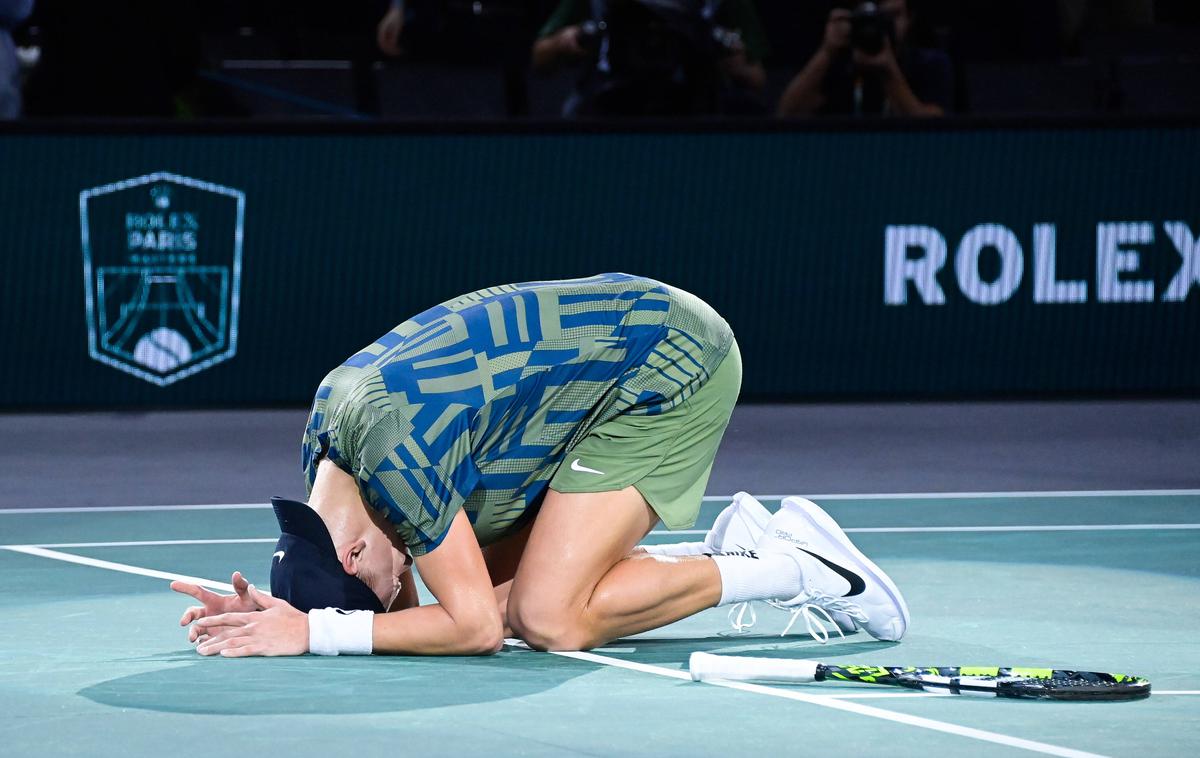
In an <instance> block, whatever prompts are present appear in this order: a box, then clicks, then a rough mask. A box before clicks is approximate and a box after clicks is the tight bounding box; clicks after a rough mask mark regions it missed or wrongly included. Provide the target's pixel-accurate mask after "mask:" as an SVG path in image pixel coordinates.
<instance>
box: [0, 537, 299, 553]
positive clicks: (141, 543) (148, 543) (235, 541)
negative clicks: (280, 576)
mask: <svg viewBox="0 0 1200 758" xmlns="http://www.w3.org/2000/svg"><path fill="white" fill-rule="evenodd" d="M278 541H279V538H278V537H237V538H232V537H231V538H228V539H211V540H208V539H200V540H125V541H122V542H33V543H29V544H22V545H0V548H7V549H10V550H11V549H13V548H20V547H60V548H61V547H153V546H156V545H240V544H247V543H262V542H272V543H274V542H278Z"/></svg>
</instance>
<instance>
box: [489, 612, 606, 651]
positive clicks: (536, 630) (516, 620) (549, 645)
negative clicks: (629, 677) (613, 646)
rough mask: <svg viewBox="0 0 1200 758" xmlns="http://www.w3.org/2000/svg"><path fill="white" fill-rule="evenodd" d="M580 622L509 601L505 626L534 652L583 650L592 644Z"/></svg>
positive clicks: (564, 615) (567, 616)
mask: <svg viewBox="0 0 1200 758" xmlns="http://www.w3.org/2000/svg"><path fill="white" fill-rule="evenodd" d="M580 621H581V620H580V619H578V618H573V617H572V615H571V614H568V613H564V612H563V611H561V610H558V609H554V608H548V607H546V606H540V607H539V606H538V605H536V604H534V605H531V604H519V603H518V604H515V605H514V604H513V602H512V601H511V600H510V601H509V606H508V624H509V626H510V627H512V630H513V633H514V634H516V635H517V636H518V637H520V638H521V639H522V640H524V641H525V643H526V644H527V645H529V646H530V647H532V648H534V649H535V650H586V649H587V648H589V647H592V646H593V645H594V644H596V643H595V642H593V640H592V635H591V634H590V630H588V629H587V628H586V626H585V625H584V624H582V623H580Z"/></svg>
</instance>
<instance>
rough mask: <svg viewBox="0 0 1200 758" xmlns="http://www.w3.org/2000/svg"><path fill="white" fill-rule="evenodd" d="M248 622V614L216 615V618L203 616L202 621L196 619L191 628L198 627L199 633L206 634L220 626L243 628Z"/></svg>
mask: <svg viewBox="0 0 1200 758" xmlns="http://www.w3.org/2000/svg"><path fill="white" fill-rule="evenodd" d="M250 621H251V619H250V614H249V613H218V614H217V615H216V616H205V617H204V618H202V619H196V623H195V624H194V625H193V626H195V627H199V629H200V631H201V632H208V631H209V630H211V629H214V628H216V627H220V626H245V625H246V624H249V623H250Z"/></svg>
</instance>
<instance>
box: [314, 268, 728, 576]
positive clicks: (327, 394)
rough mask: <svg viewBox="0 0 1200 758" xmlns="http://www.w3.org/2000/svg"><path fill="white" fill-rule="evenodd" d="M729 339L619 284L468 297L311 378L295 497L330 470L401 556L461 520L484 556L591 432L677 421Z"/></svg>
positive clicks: (697, 316)
mask: <svg viewBox="0 0 1200 758" xmlns="http://www.w3.org/2000/svg"><path fill="white" fill-rule="evenodd" d="M732 340H733V334H732V331H731V330H730V329H729V326H728V324H726V323H725V322H724V320H722V319H721V318H720V317H719V316H716V314H715V312H713V311H712V309H711V308H710V307H709V306H707V305H706V304H705V303H703V302H702V301H700V300H699V299H698V298H696V297H694V296H693V295H690V294H688V293H686V292H684V291H682V290H679V289H676V288H673V287H670V286H668V285H665V284H662V283H660V282H656V281H654V280H651V279H645V278H641V277H635V276H630V275H627V274H600V275H598V276H594V277H590V278H587V279H573V280H567V281H548V282H527V283H523V284H512V285H504V286H499V287H489V288H487V289H483V290H479V291H478V292H472V293H471V294H469V295H464V296H462V297H459V298H457V299H454V300H451V301H448V302H445V303H442V304H441V305H438V306H435V307H433V308H430V309H429V310H427V311H425V312H424V313H421V314H419V315H417V316H414V317H413V318H411V319H409V320H407V321H405V322H404V323H402V324H400V325H399V326H397V327H396V328H395V329H393V330H392V331H390V332H388V333H387V334H385V335H383V336H382V337H380V338H379V339H377V340H376V341H375V342H373V343H371V344H370V345H368V346H367V347H366V348H365V349H364V350H362V351H361V352H359V353H357V354H355V355H353V356H352V357H351V358H350V359H349V360H347V361H346V362H345V363H343V364H342V365H341V366H339V367H338V368H336V369H334V370H333V371H332V372H330V373H329V375H328V376H326V377H325V379H324V381H322V382H321V386H320V388H319V389H318V390H317V394H316V398H315V400H314V401H313V406H312V411H311V413H310V415H309V419H308V427H307V429H306V431H305V435H304V443H303V450H302V456H303V465H304V471H305V477H306V481H307V485H308V488H309V490H310V492H311V489H312V486H313V482H314V480H315V478H316V471H317V463H318V462H319V461H320V460H321V459H322V458H323V457H328V458H329V460H330V461H332V462H333V463H335V464H336V465H337V466H338V467H339V468H341V469H342V470H343V471H345V472H346V473H348V474H350V475H351V476H353V477H355V479H356V480H357V482H358V487H359V491H360V492H361V493H362V496H363V499H364V500H365V501H366V502H367V503H368V504H369V505H370V506H372V507H373V508H375V509H377V510H379V511H380V512H382V513H384V514H385V515H386V516H387V518H388V520H389V521H390V522H391V523H392V524H393V525H394V526H395V528H396V531H397V533H398V534H399V535H400V537H401V538H402V539H403V540H404V542H405V543H406V544H407V545H408V546H409V549H410V550H411V551H412V552H413V553H414V554H416V555H421V554H424V553H426V552H428V551H429V550H432V549H434V548H435V547H437V546H438V544H440V543H441V541H442V539H444V538H445V536H446V533H447V532H448V531H449V529H450V523H451V521H452V519H453V518H454V516H455V515H456V514H457V513H458V511H459V510H465V511H466V514H467V517H468V518H469V520H470V521H471V524H472V526H473V529H474V531H475V534H476V536H477V538H478V539H479V542H480V544H482V545H487V544H490V543H492V542H495V541H496V540H499V539H501V538H502V537H504V536H506V535H507V534H510V533H512V532H514V531H516V530H517V529H519V528H520V527H521V526H522V525H523V524H524V521H525V519H526V518H528V517H529V516H532V514H533V513H534V512H535V510H536V505H537V504H539V503H540V500H541V497H542V496H543V495H544V494H545V491H546V488H547V486H548V484H549V482H550V479H551V478H552V477H553V476H554V473H555V471H557V469H558V467H559V465H560V464H561V463H562V460H563V458H564V456H565V455H566V454H567V453H568V452H569V451H570V450H571V449H572V448H573V447H574V446H575V445H576V444H578V442H579V441H580V440H582V439H583V438H584V437H585V436H587V434H588V433H589V432H590V431H591V430H593V429H595V428H596V427H597V426H599V425H600V424H603V423H604V422H605V421H608V420H610V419H612V418H614V417H616V416H618V415H620V414H643V415H655V414H659V413H662V412H664V411H667V410H669V409H671V408H673V407H675V406H676V405H677V404H679V403H680V402H682V401H683V400H684V399H686V398H687V397H690V396H691V394H692V393H694V392H695V391H696V389H697V388H698V387H699V386H700V385H701V384H702V383H703V382H704V381H705V380H707V379H708V377H709V375H710V372H711V371H712V370H714V369H715V368H716V366H717V365H718V364H720V362H721V359H722V358H724V356H725V354H726V352H727V351H728V350H729V346H730V344H731V343H732Z"/></svg>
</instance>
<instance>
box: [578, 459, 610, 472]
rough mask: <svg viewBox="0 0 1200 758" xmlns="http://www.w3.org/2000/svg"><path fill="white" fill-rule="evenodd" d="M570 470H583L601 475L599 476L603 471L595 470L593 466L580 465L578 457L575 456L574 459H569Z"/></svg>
mask: <svg viewBox="0 0 1200 758" xmlns="http://www.w3.org/2000/svg"><path fill="white" fill-rule="evenodd" d="M571 470H572V471H583V472H585V473H588V474H599V475H601V476H604V472H603V471H597V470H596V469H594V468H588V467H587V466H582V465H580V463H579V459H578V458H576V459H575V460H573V461H571Z"/></svg>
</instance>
